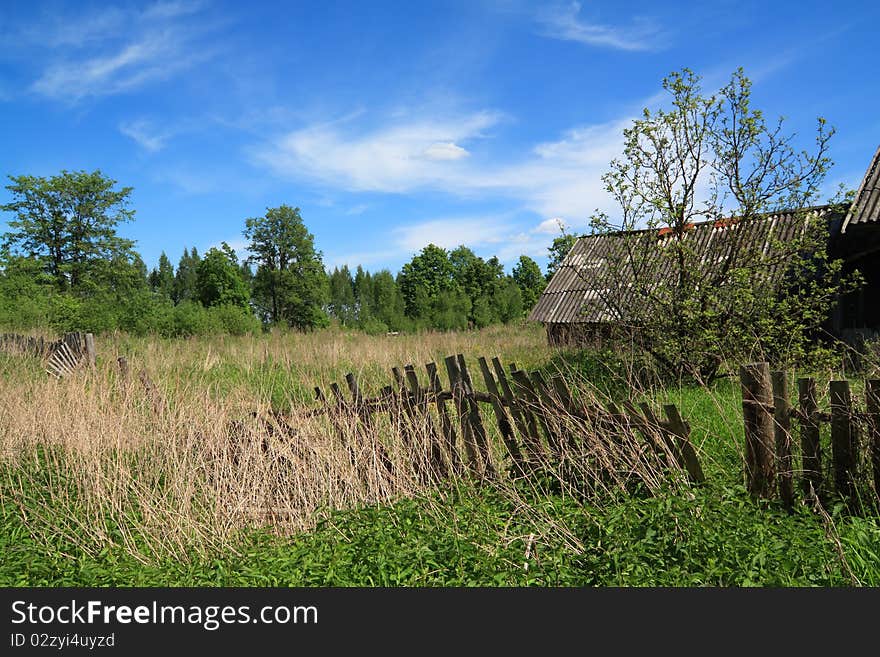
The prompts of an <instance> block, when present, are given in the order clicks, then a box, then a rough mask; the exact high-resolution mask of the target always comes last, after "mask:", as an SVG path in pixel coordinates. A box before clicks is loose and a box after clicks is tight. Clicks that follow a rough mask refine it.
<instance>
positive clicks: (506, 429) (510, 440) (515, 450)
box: [477, 356, 525, 476]
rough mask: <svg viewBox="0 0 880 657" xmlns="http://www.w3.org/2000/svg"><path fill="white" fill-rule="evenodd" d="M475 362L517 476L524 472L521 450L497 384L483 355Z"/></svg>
mask: <svg viewBox="0 0 880 657" xmlns="http://www.w3.org/2000/svg"><path fill="white" fill-rule="evenodd" d="M477 362H478V363H479V364H480V370H481V371H482V373H483V379H484V380H485V382H486V388H487V389H488V390H489V394H490V396H491V403H492V410H493V411H494V412H495V420H496V421H497V422H498V430H499V431H500V432H501V439H502V440H503V441H504V446H505V447H506V448H507V453H508V454H510V459H511V461H512V463H513V469H514V473H515V474H516V475H517V476H519V475H522V474H524V473H525V466H524V463H523V456H522V452H520V449H519V445H517V442H516V433H515V432H514V430H513V426H512V425H511V423H510V418H509V417H508V415H507V411H506V410H505V409H504V406H503V404H502V403H501V395H500V394H499V391H498V386H497V384H496V383H495V377H494V376H492V372H491V371H489V363H488V362H487V361H486V359H485V358H484V357H483V356H480V357H479V358H478V359H477Z"/></svg>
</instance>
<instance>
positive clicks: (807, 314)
mask: <svg viewBox="0 0 880 657" xmlns="http://www.w3.org/2000/svg"><path fill="white" fill-rule="evenodd" d="M663 88H664V89H665V90H666V91H667V92H668V93H669V95H670V105H669V108H668V109H661V110H659V111H657V112H651V111H650V110H648V109H645V110H644V112H643V114H642V117H641V118H640V119H637V120H635V121H634V122H633V124H632V126H631V127H629V128H627V129H625V130H624V150H623V156H622V158H621V159H619V160H615V161H613V162H612V163H611V168H610V171H609V172H608V173H607V174H606V175H605V176H604V177H603V180H604V182H605V184H606V187H607V190H608V191H609V192H610V194H611V195H612V196H613V197H614V199H615V200H616V201H617V203H618V205H619V211H620V224H619V225H612V223H611V221H610V220H609V218H608V216H607V215H604V214H601V213H600V214H598V215H596V216H595V217H594V218H593V221H592V224H593V228H594V230H597V231H599V232H609V231H612V230H614V231H617V230H620V229H622V230H624V231H634V230H636V229H639V228H644V227H646V226H647V227H648V228H649V229H652V230H649V231H647V232H645V231H641V232H635V233H633V232H627V233H622V234H618V235H617V236H616V237H615V238H614V239H615V240H616V241H615V242H614V243H613V244H614V247H613V249H612V250H611V251H610V254H611V255H609V257H606V258H604V259H603V261H602V262H596V263H592V264H593V266H594V267H595V268H598V269H601V271H602V272H603V274H604V277H603V280H604V283H602V284H600V285H596V286H595V287H596V290H595V291H596V293H597V294H601V301H602V303H603V304H604V308H605V311H606V312H608V313H609V314H611V315H612V316H613V317H615V318H616V320H615V321H616V322H617V323H618V324H619V325H620V324H627V325H629V326H631V327H632V328H633V329H634V330H635V332H636V334H637V335H638V336H639V342H640V343H641V344H642V345H644V346H645V348H647V349H648V351H649V352H650V353H651V354H652V355H653V356H654V357H655V358H656V360H657V361H658V362H659V363H661V364H662V365H664V366H666V367H668V368H669V369H671V370H673V371H676V372H679V373H685V374H689V375H692V376H694V377H695V378H697V379H698V380H702V381H708V380H711V379H712V378H713V377H714V376H715V375H716V374H717V372H718V368H719V366H720V364H721V362H722V359H723V358H724V357H725V356H728V357H737V358H738V357H744V356H747V357H756V356H757V357H762V358H770V359H776V360H788V359H791V358H796V357H799V356H801V355H803V354H804V353H805V350H806V349H807V348H808V344H809V343H808V338H809V336H810V333H811V332H812V331H813V330H814V329H816V328H818V325H819V324H820V323H821V322H822V321H823V320H824V318H825V317H826V316H827V315H826V313H827V310H828V308H829V307H830V304H832V303H834V300H835V298H836V296H837V294H838V293H839V292H841V290H842V289H844V288H845V287H846V285H847V283H846V281H843V279H841V278H840V276H839V273H840V263H839V262H831V261H829V259H828V257H827V255H826V243H827V231H826V229H825V227H824V220H822V219H821V218H819V217H817V216H816V214H815V213H811V212H807V211H800V210H798V209H800V208H807V207H808V206H810V205H811V204H813V203H814V202H815V199H816V198H817V192H818V189H819V186H820V185H821V183H822V181H823V179H824V177H825V174H826V172H827V170H828V167H829V166H830V160H829V158H828V157H827V147H828V140H829V139H830V137H831V135H832V133H833V131H830V132H829V131H827V130H826V129H825V122H824V121H823V120H822V119H819V123H818V128H817V132H816V137H815V148H814V150H813V152H812V153H808V152H807V151H799V150H797V149H796V148H795V146H794V137H793V136H792V135H786V134H783V131H782V128H783V121H782V119H779V120H778V121H777V122H776V123H774V124H772V125H768V124H767V123H766V121H765V119H764V116H763V114H762V113H761V111H760V110H756V109H753V108H752V107H751V102H750V91H751V83H750V81H749V80H748V78H747V77H746V76H745V75H744V73H743V71H742V69H740V70H738V71H736V72H735V73H734V74H733V75H732V76H731V79H730V82H729V83H728V84H727V85H725V86H724V87H723V88H722V89H721V90H720V91H719V92H718V93H717V94H715V95H712V96H706V95H703V93H702V90H701V87H700V78H699V77H698V76H696V75H695V74H694V73H692V72H691V71H689V70H687V69H685V70H683V71H682V72H678V73H673V74H671V75H670V76H669V77H667V78H666V79H664V81H663ZM783 210H786V211H792V212H794V217H795V221H796V222H797V227H798V230H797V231H795V233H794V236H793V237H792V238H791V239H776V238H774V237H771V244H770V247H771V248H769V249H767V250H766V251H765V248H764V247H765V243H766V240H765V238H763V237H762V236H761V235H762V233H761V230H760V226H761V224H759V222H761V221H763V220H764V218H765V217H766V216H768V214H769V213H774V212H779V211H783ZM704 220H713V221H714V222H715V224H714V225H715V226H716V228H717V231H716V232H717V233H718V234H716V236H715V237H714V238H713V240H712V242H711V243H710V246H709V247H708V248H698V247H696V245H695V244H694V242H695V240H689V239H688V235H689V233H690V231H691V229H692V227H693V224H694V223H695V222H697V221H704ZM720 231H723V232H720ZM660 235H662V239H661V238H660V237H658V236H660ZM609 248H611V247H609ZM804 254H813V255H812V256H810V257H804ZM777 272H778V273H781V274H783V275H778V274H777Z"/></svg>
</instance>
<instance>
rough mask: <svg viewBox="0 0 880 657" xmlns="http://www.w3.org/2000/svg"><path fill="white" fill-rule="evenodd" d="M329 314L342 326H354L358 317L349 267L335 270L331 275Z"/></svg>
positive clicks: (344, 266) (345, 266)
mask: <svg viewBox="0 0 880 657" xmlns="http://www.w3.org/2000/svg"><path fill="white" fill-rule="evenodd" d="M328 312H329V313H330V315H331V316H333V317H335V318H336V319H337V320H339V323H340V324H341V325H342V326H352V325H353V324H354V323H355V321H356V319H357V317H358V314H359V313H358V305H357V304H356V303H355V298H354V280H352V278H351V272H350V271H349V269H348V265H343V266H342V269H339V268H338V267H336V268H334V269H333V273H332V274H330V304H329V307H328Z"/></svg>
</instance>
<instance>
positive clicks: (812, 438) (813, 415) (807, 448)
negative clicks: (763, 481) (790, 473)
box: [798, 378, 823, 498]
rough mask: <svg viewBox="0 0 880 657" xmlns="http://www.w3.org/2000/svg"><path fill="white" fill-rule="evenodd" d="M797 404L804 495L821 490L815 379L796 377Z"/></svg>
mask: <svg viewBox="0 0 880 657" xmlns="http://www.w3.org/2000/svg"><path fill="white" fill-rule="evenodd" d="M798 406H799V409H800V412H799V414H798V421H799V424H800V438H801V458H802V467H803V478H802V479H801V487H802V488H803V491H804V495H805V496H807V497H808V498H809V497H810V491H813V492H814V493H815V494H816V495H819V494H820V493H821V492H822V488H823V487H822V448H821V445H820V442H819V404H818V402H817V401H816V381H815V380H814V379H806V378H805V379H798Z"/></svg>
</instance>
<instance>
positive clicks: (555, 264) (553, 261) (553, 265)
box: [547, 232, 577, 282]
mask: <svg viewBox="0 0 880 657" xmlns="http://www.w3.org/2000/svg"><path fill="white" fill-rule="evenodd" d="M575 242H577V236H575V235H569V234H568V233H565V232H563V233H562V235H560V236H559V237H555V238H553V243H552V244H551V245H550V247H549V248H548V249H547V251H548V252H549V254H550V260H549V262H548V263H547V282H549V281H550V279H551V278H553V274H555V273H556V270H557V269H559V266H560V265H561V264H562V261H563V260H565V256H567V255H568V252H569V251H571V247H573V246H574V243H575Z"/></svg>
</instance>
